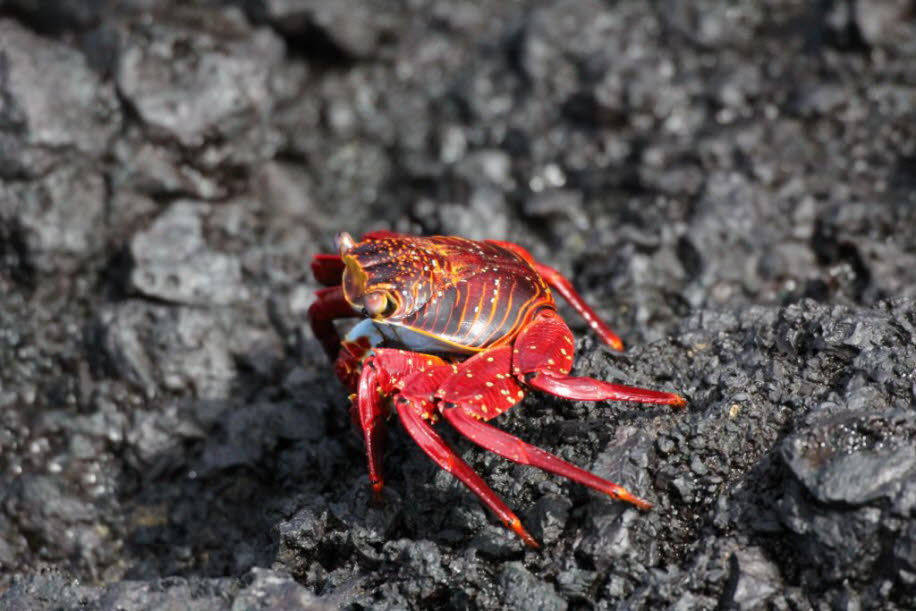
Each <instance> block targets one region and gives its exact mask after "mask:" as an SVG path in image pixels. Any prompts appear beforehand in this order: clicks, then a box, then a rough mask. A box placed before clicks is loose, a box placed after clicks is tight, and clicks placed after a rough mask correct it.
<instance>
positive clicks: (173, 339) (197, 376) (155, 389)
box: [91, 301, 235, 398]
mask: <svg viewBox="0 0 916 611" xmlns="http://www.w3.org/2000/svg"><path fill="white" fill-rule="evenodd" d="M232 326H233V322H232V317H231V316H229V315H228V314H227V313H223V314H222V315H214V314H213V313H211V312H207V311H202V310H187V309H171V308H168V307H165V306H154V305H150V304H147V303H143V302H140V301H125V302H123V303H120V304H118V305H116V306H112V307H109V308H106V309H104V310H102V311H101V312H100V315H99V318H98V320H97V321H96V322H95V324H94V325H93V326H92V329H91V337H92V341H93V342H98V344H97V345H98V346H99V347H100V348H101V350H102V352H101V354H100V355H96V357H97V359H98V360H97V363H98V366H99V367H100V368H102V369H103V370H104V371H110V372H112V373H114V374H115V375H117V376H119V377H121V378H124V379H125V380H129V381H130V382H132V383H133V384H136V385H137V386H138V387H140V388H141V389H143V390H144V392H145V393H146V394H147V396H150V397H152V396H156V395H158V394H160V393H163V392H181V391H189V390H190V391H191V392H192V393H193V394H194V395H196V396H198V397H201V398H207V397H225V396H226V394H227V393H228V391H229V388H230V384H231V382H232V379H233V377H234V376H235V365H234V362H233V359H232V357H231V355H230V352H229V351H230V341H231V340H230V338H231V335H232V333H231V331H232ZM99 356H101V357H102V358H98V357H99Z"/></svg>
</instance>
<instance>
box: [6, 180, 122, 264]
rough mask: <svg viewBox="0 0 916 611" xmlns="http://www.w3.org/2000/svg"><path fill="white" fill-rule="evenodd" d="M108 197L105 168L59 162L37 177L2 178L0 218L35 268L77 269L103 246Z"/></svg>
mask: <svg viewBox="0 0 916 611" xmlns="http://www.w3.org/2000/svg"><path fill="white" fill-rule="evenodd" d="M107 199H108V195H107V192H106V187H105V179H104V177H103V176H102V175H101V174H99V173H97V172H96V171H94V170H89V169H86V168H83V167H80V165H78V164H73V165H66V166H61V167H60V168H59V169H57V170H53V171H51V172H49V173H47V174H45V175H44V176H43V177H42V178H41V179H39V180H36V181H34V182H25V183H2V182H0V223H2V224H3V225H5V226H6V229H5V232H6V233H7V235H6V236H5V239H7V240H10V239H12V240H18V241H19V243H20V244H21V245H22V248H23V250H24V253H23V254H24V255H25V258H26V262H27V264H29V265H31V266H32V267H33V268H34V269H35V270H37V271H39V272H41V273H46V274H48V273H61V272H64V273H67V272H73V271H75V270H76V269H77V268H79V267H80V266H81V265H84V264H86V262H87V260H88V259H90V258H91V257H92V256H93V255H95V254H97V253H99V252H100V251H101V250H102V249H103V248H104V246H105V242H106V240H107V237H108V236H107V231H106V218H105V217H106V208H107ZM3 233H4V229H2V228H0V236H2V234H3Z"/></svg>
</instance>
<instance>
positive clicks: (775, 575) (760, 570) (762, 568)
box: [724, 547, 784, 609]
mask: <svg viewBox="0 0 916 611" xmlns="http://www.w3.org/2000/svg"><path fill="white" fill-rule="evenodd" d="M731 570H732V574H731V577H730V581H729V586H728V593H727V594H726V595H725V597H724V601H725V602H726V604H727V605H728V606H729V608H736V609H759V608H760V607H761V606H765V605H767V604H768V603H770V602H771V601H772V600H773V598H774V596H775V595H776V594H778V593H779V592H781V591H782V590H783V588H784V585H783V582H782V578H781V576H780V574H779V569H778V568H777V567H776V565H775V564H773V563H772V562H771V561H770V560H768V559H767V557H766V556H765V555H764V553H763V552H762V550H760V549H759V548H753V547H751V548H748V549H747V550H741V551H737V552H735V554H734V555H733V556H732V558H731Z"/></svg>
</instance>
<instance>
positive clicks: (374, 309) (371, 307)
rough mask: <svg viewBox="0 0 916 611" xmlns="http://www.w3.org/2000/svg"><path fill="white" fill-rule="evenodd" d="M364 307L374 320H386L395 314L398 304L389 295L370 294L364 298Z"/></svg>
mask: <svg viewBox="0 0 916 611" xmlns="http://www.w3.org/2000/svg"><path fill="white" fill-rule="evenodd" d="M363 307H364V308H365V310H366V314H368V315H369V316H371V317H372V318H384V317H386V316H391V315H392V314H394V311H395V310H397V308H398V304H397V302H396V301H395V300H394V299H392V298H391V297H390V296H389V295H388V294H387V293H368V294H366V295H365V296H364V297H363Z"/></svg>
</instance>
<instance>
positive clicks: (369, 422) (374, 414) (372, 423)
mask: <svg viewBox="0 0 916 611" xmlns="http://www.w3.org/2000/svg"><path fill="white" fill-rule="evenodd" d="M378 391H379V380H378V372H377V371H376V369H375V367H373V366H372V365H371V364H367V365H366V366H365V367H364V368H363V371H362V373H361V374H360V377H359V388H358V390H357V395H356V405H357V413H358V415H359V427H360V430H362V432H363V442H364V443H365V445H366V459H367V461H368V464H369V483H370V484H371V485H372V493H373V495H374V496H375V500H376V501H380V500H381V498H382V488H384V486H385V482H384V480H383V479H382V458H383V456H384V452H385V448H384V445H385V416H386V414H385V410H384V409H383V407H382V396H381V395H380V393H379V392H378Z"/></svg>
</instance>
